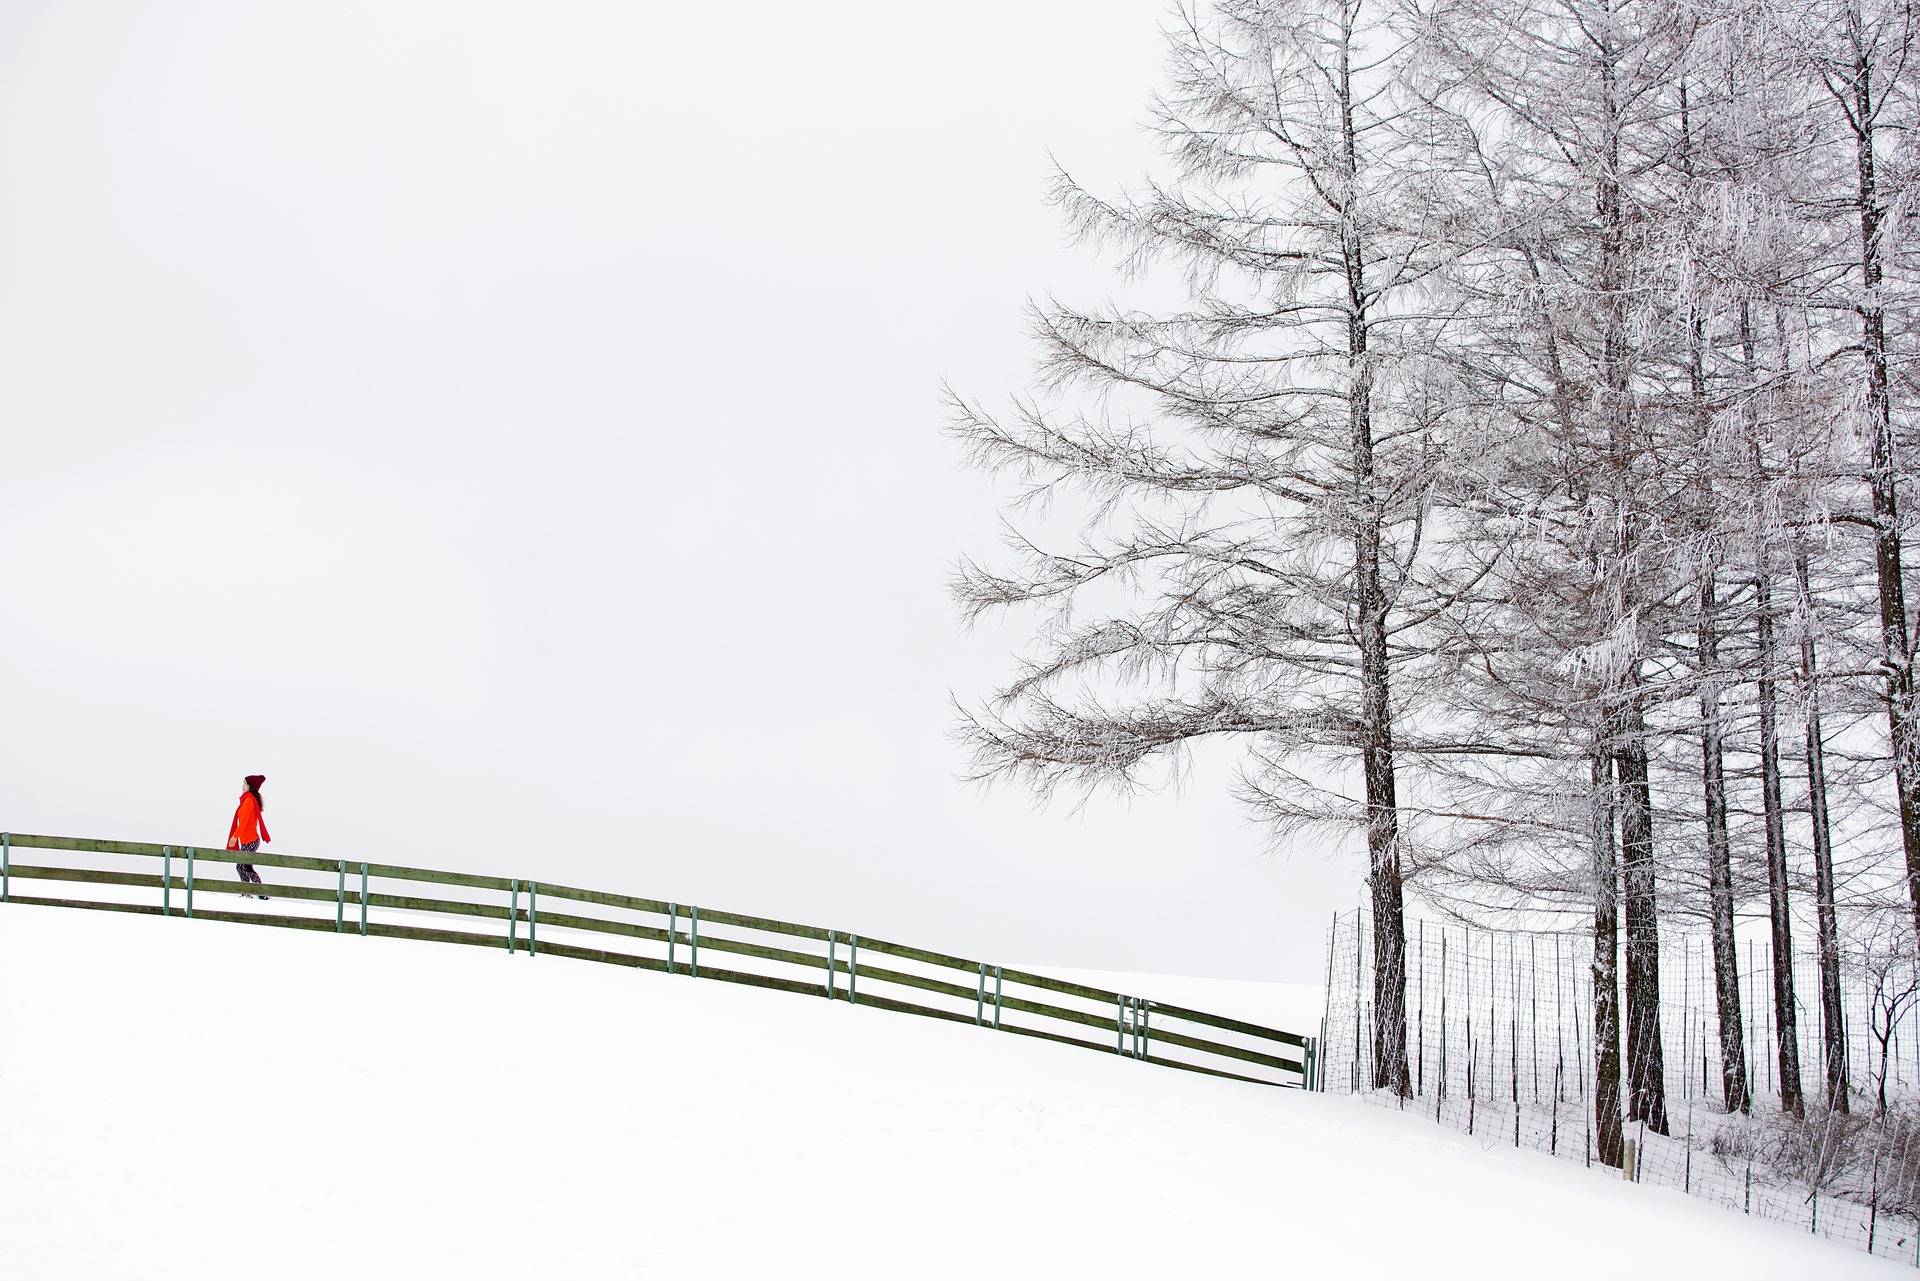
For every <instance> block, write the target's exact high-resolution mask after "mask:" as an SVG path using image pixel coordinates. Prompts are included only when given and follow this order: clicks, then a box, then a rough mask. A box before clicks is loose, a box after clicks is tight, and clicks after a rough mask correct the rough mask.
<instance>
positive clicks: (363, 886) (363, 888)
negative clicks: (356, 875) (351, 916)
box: [360, 863, 367, 938]
mask: <svg viewBox="0 0 1920 1281" xmlns="http://www.w3.org/2000/svg"><path fill="white" fill-rule="evenodd" d="M366 936H367V865H366V864H365V863H362V864H361V865H360V937H361V938H365V937H366Z"/></svg>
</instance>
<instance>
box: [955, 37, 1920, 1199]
mask: <svg viewBox="0 0 1920 1281" xmlns="http://www.w3.org/2000/svg"><path fill="white" fill-rule="evenodd" d="M1916 36H1920V0H1728V2H1726V3H1720V2H1719V0H1703V2H1702V3H1698V4H1691V5H1689V4H1676V3H1673V2H1672V0H1658V2H1650V0H1552V2H1551V3H1545V2H1541V0H1217V3H1215V4H1213V5H1212V6H1210V7H1208V8H1205V9H1199V8H1182V9H1181V10H1179V11H1178V13H1177V16H1176V20H1175V21H1174V22H1173V23H1172V24H1170V26H1169V29H1168V39H1169V45H1170V52H1171V57H1170V62H1169V82H1168V85H1167V87H1166V89H1165V91H1164V93H1163V94H1162V96H1161V97H1160V98H1159V99H1157V100H1156V102H1155V103H1154V106H1153V112H1152V126H1153V128H1154V130H1155V132H1156V134H1157V135H1158V138H1159V139H1160V141H1162V142H1163V143H1164V144H1165V148H1166V153H1167V156H1168V158H1169V161H1170V169H1169V172H1168V174H1167V175H1166V177H1165V178H1164V179H1161V180H1157V181H1153V182H1150V183H1148V184H1147V185H1145V186H1144V187H1142V188H1140V189H1138V190H1136V191H1133V192H1130V193H1127V194H1124V195H1121V196H1117V197H1105V196H1102V195H1099V194H1096V193H1095V192H1094V191H1092V190H1089V189H1087V188H1085V187H1083V186H1081V185H1080V184H1079V183H1078V182H1076V181H1075V180H1074V179H1073V178H1071V177H1070V176H1068V175H1067V174H1065V173H1061V174H1059V175H1058V176H1057V179H1056V182H1055V185H1054V189H1053V199H1054V200H1055V202H1056V203H1057V204H1058V205H1059V206H1060V208H1061V209H1062V210H1063V211H1064V213H1065V215H1066V217H1067V218H1068V220H1069V221H1070V223H1071V225H1072V227H1073V228H1074V229H1075V231H1076V232H1077V233H1078V234H1079V235H1080V236H1082V237H1083V238H1084V239H1086V240H1088V241H1092V242H1099V243H1103V244H1111V245H1117V246H1119V247H1120V248H1121V249H1123V250H1124V252H1125V256H1126V257H1125V260H1126V263H1127V265H1128V266H1129V267H1130V268H1133V269H1135V270H1137V271H1138V272H1140V273H1142V274H1143V275H1145V276H1147V277H1149V278H1151V277H1153V276H1154V275H1155V273H1157V272H1161V271H1173V272H1177V273H1178V275H1177V279H1178V280H1179V282H1180V286H1181V295H1182V297H1183V298H1184V300H1185V301H1184V302H1183V303H1182V304H1181V305H1180V306H1178V307H1174V308H1166V309H1160V310H1153V311H1147V310H1141V309H1135V308H1129V307H1125V306H1120V305H1108V306H1105V307H1101V308H1097V309H1085V308H1078V307H1074V306H1069V305H1066V304H1061V303H1051V302H1050V303H1047V304H1045V305H1040V306H1037V307H1036V308H1035V309H1034V310H1033V313H1032V324H1033V329H1034V333H1035V336H1036V339H1037V341H1038V344H1039V346H1040V350H1041V352H1042V361H1041V376H1040V378H1039V380H1038V382H1037V383H1036V385H1035V387H1034V388H1033V389H1032V391H1031V392H1030V394H1028V395H1027V396H1024V397H1022V398H1019V399H1017V400H1016V401H1015V402H1014V403H1013V404H1012V405H1011V406H1010V407H1008V408H1006V409H1005V410H1004V411H1003V410H999V409H996V408H991V407H989V406H987V405H985V404H982V403H980V402H977V401H974V400H970V399H966V398H964V397H960V396H955V397H954V399H953V405H952V415H951V420H950V429H951V431H952V432H953V433H954V435H955V436H956V437H957V438H958V439H959V440H960V441H961V442H962V444H963V445H964V447H965V449H966V450H967V452H968V455H969V457H970V459H971V460H972V461H974V462H975V463H977V464H978V465H980V466H983V467H986V468H990V469H996V470H998V469H1011V470H1013V471H1014V472H1016V473H1017V474H1018V475H1019V476H1020V477H1021V480H1022V482H1023V487H1022V489H1021V491H1020V494H1019V499H1018V503H1019V504H1023V505H1029V510H1026V511H1023V512H1022V513H1020V517H1019V519H1017V520H1016V521H1015V522H1013V523H1011V524H1010V531H1011V532H1010V537H1009V544H1010V547H1011V549H1012V550H1011V554H1010V555H1009V556H1007V557H1005V558H1003V559H1002V560H999V561H996V562H994V563H992V564H981V563H976V562H967V563H965V564H963V566H962V568H961V570H960V572H959V573H958V575H957V576H956V579H955V583H954V591H955V595H956V597H957V598H958V600H959V602H960V604H961V606H962V609H963V610H964V612H966V613H967V614H968V615H969V616H971V617H978V616H980V615H984V614H987V613H991V612H995V611H1000V610H1005V609H1020V610H1025V611H1029V612H1030V613H1031V614H1032V616H1033V618H1034V621H1035V627H1034V636H1035V644H1034V646H1033V648H1032V649H1031V650H1029V651H1028V652H1027V653H1026V654H1025V655H1024V656H1023V657H1022V658H1021V659H1020V661H1019V665H1018V667H1017V670H1016V671H1015V672H1014V674H1013V676H1012V677H1011V679H1009V680H1008V681H1007V682H1006V683H1005V684H1004V686H1003V687H1002V688H1000V689H999V690H997V691H996V692H995V695H994V697H993V698H992V699H991V700H990V701H989V702H988V703H987V704H986V705H985V706H984V707H982V708H979V709H978V710H975V711H973V712H971V713H969V714H968V715H967V717H966V719H965V722H964V724H963V732H964V734H965V736H966V738H967V740H968V742H969V744H970V746H971V748H972V750H973V753H974V764H975V767H976V770H977V774H978V776H979V777H981V778H985V779H1002V778H1012V779H1019V780H1022V781H1024V782H1027V783H1030V784H1032V785H1034V786H1037V787H1039V788H1041V789H1043V790H1045V789H1049V788H1053V787H1057V786H1060V785H1062V784H1068V785H1078V786H1100V785H1103V784H1119V785H1139V784H1142V783H1150V782H1152V781H1153V780H1154V779H1156V778H1158V777H1161V776H1160V775H1158V774H1157V773H1156V772H1155V771H1156V769H1157V768H1158V766H1160V765H1161V764H1163V763H1164V762H1166V761H1168V760H1169V759H1170V758H1177V757H1179V756H1180V755H1181V754H1182V753H1184V752H1186V751H1188V750H1189V749H1191V748H1192V747H1194V746H1195V745H1196V744H1199V743H1201V742H1204V741H1208V740H1219V741H1222V742H1227V743H1231V744H1233V745H1234V746H1233V748H1232V749H1231V750H1233V751H1235V752H1236V754H1237V757H1238V760H1239V762H1240V769H1239V774H1238V777H1239V788H1238V790H1239V794H1240V797H1241V799H1243V800H1244V802H1245V803H1246V804H1247V805H1248V806H1249V807H1251V808H1252V809H1253V810H1254V811H1255V812H1256V813H1258V814H1259V815H1260V816H1261V817H1262V818H1263V819H1264V820H1266V821H1267V822H1268V823H1269V824H1270V825H1271V827H1272V830H1273V831H1274V832H1275V833H1276V834H1277V835H1279V836H1283V837H1285V836H1295V835H1298V834H1300V833H1302V832H1305V831H1310V830H1312V831H1324V830H1327V829H1335V830H1340V831H1343V832H1352V833H1356V834H1358V835H1359V836H1361V837H1362V838H1363V839H1364V842H1365V849H1366V858H1367V869H1368V872H1367V883H1368V886H1369V893H1370V897H1371V903H1372V909H1373V914H1374V921H1375V928H1374V938H1375V940H1376V942H1375V955H1374V957H1373V1012H1374V1014H1373V1016H1374V1020H1375V1028H1374V1036H1373V1038H1372V1039H1373V1043H1374V1045H1375V1047H1376V1048H1375V1058H1374V1062H1373V1064H1372V1072H1373V1082H1374V1085H1375V1086H1376V1087H1377V1088H1381V1089H1392V1090H1399V1091H1402V1092H1405V1091H1406V1090H1407V1089H1408V1065H1407V1054H1406V1035H1405V1024H1406V1012H1405V985H1406V963H1405V952H1406V944H1405V937H1406V936H1405V929H1404V924H1403V922H1404V917H1405V896H1406V894H1407V893H1408V891H1409V889H1411V890H1412V891H1414V892H1416V893H1418V894H1420V895H1421V896H1422V897H1423V898H1424V899H1425V901H1427V902H1428V903H1430V904H1432V905H1434V906H1435V907H1437V908H1438V909H1440V910H1443V911H1446V912H1450V913H1453V914H1456V915H1460V916H1465V917H1470V918H1478V919H1481V920H1485V919H1486V918H1487V917H1489V916H1493V915H1500V916H1503V917H1510V916H1511V914H1514V913H1542V912H1552V913H1562V914H1578V915H1579V916H1580V917H1581V918H1582V919H1584V920H1585V921H1586V922H1587V923H1588V924H1589V925H1590V927H1591V929H1592V931H1593V937H1594V942H1595V949H1594V955H1595V957H1596V958H1597V959H1596V962H1595V971H1596V972H1595V975H1594V985H1593V990H1594V994H1595V995H1594V1007H1595V1008H1594V1010H1593V1011H1592V1016H1593V1023H1592V1026H1593V1029H1594V1035H1595V1037H1596V1054H1595V1071H1596V1080H1595V1083H1594V1085H1595V1099H1596V1103H1597V1110H1598V1116H1597V1121H1598V1130H1599V1136H1600V1137H1599V1144H1598V1147H1599V1152H1600V1155H1601V1156H1602V1158H1603V1159H1604V1160H1607V1161H1609V1162H1610V1163H1615V1164H1617V1163H1618V1161H1619V1133H1620V1123H1621V1120H1622V1118H1623V1117H1624V1118H1627V1119H1634V1120H1641V1121H1644V1122H1645V1123H1646V1124H1647V1125H1648V1126H1649V1127H1650V1128H1653V1129H1656V1130H1660V1131H1664V1130H1665V1128H1666V1105H1665V1099H1664V1095H1663V1084H1662V1082H1663V1077H1664V1074H1663V1072H1662V1064H1661V1062H1660V1054H1661V1039H1662V1038H1661V1035H1660V1027H1659V1018H1660V1009H1659V1001H1658V996H1659V964H1660V946H1659V938H1660V929H1661V925H1662V923H1663V922H1667V923H1674V922H1680V923H1683V924H1685V925H1687V926H1689V927H1691V926H1692V925H1694V924H1696V923H1700V924H1704V927H1705V928H1706V930H1707V931H1708V932H1709V934H1710V936H1711V939H1712V953H1713V957H1714V966H1715V981H1716V985H1717V990H1718V991H1719V993H1720V994H1721V1000H1720V1001H1719V1010H1720V1014H1719V1039H1720V1045H1721V1048H1722V1052H1723V1053H1722V1058H1723V1061H1724V1063H1725V1064H1726V1071H1725V1080H1724V1082H1723V1090H1724V1098H1725V1104H1726V1106H1727V1107H1728V1108H1729V1109H1730V1110H1733V1109H1737V1110H1745V1109H1748V1108H1750V1107H1752V1106H1753V1103H1754V1100H1753V1099H1752V1098H1751V1086H1750V1082H1751V1079H1752V1073H1751V1070H1750V1068H1751V1065H1749V1064H1747V1063H1746V1061H1745V1044H1746V1042H1745V1036H1744V1032H1743V1029H1742V1026H1741V1009H1740V1001H1739V999H1738V988H1737V982H1738V963H1739V958H1738V953H1737V949H1736V948H1735V946H1734V931H1735V922H1736V917H1737V916H1739V915H1741V914H1743V913H1747V912H1753V913H1755V914H1759V915H1764V917H1765V919H1766V921H1767V922H1768V926H1769V928H1770V930H1771V933H1772V938H1773V941H1774V947H1773V949H1772V955H1773V956H1774V957H1775V958H1776V961H1777V963H1776V967H1775V973H1774V976H1773V979H1774V994H1773V995H1774V1001H1775V1006H1776V1018H1777V1020H1778V1024H1779V1027H1780V1029H1781V1036H1780V1038H1779V1055H1780V1061H1779V1064H1778V1069H1779V1070H1778V1073H1777V1080H1778V1081H1779V1082H1780V1099H1779V1102H1780V1105H1781V1106H1782V1107H1783V1108H1785V1109H1786V1110H1788V1111H1789V1112H1795V1113H1797V1112H1799V1111H1800V1110H1801V1109H1802V1108H1803V1106H1804V1099H1803V1095H1802V1090H1803V1085H1802V1076H1803V1072H1802V1065H1801V1064H1800V1063H1799V1062H1798V1038H1797V1036H1795V1035H1793V1029H1794V1028H1795V1025H1796V1010H1797V1007H1798V1003H1799V998H1798V995H1797V994H1796V993H1795V992H1794V991H1793V973H1792V969H1791V966H1790V961H1791V957H1792V955H1793V946H1792V942H1793V936H1794V933H1795V930H1796V928H1797V927H1799V928H1801V929H1802V932H1804V926H1805V923H1806V922H1807V921H1808V920H1810V921H1811V923H1812V929H1813V932H1814V935H1815V939H1816V947H1817V950H1818V954H1819V957H1820V960H1821V965H1820V975H1821V979H1820V987H1821V991H1820V993H1819V1001H1820V1002H1821V1008H1822V1011H1823V1021H1822V1022H1823V1026H1824V1027H1825V1028H1826V1029H1827V1033H1828V1036H1827V1042H1826V1044H1825V1045H1823V1049H1822V1055H1821V1058H1822V1062H1821V1063H1820V1065H1819V1067H1818V1073H1819V1080H1820V1083H1821V1086H1822V1088H1823V1090H1824V1094H1825V1096H1826V1098H1827V1100H1828V1101H1829V1102H1830V1104H1832V1105H1833V1106H1837V1107H1844V1106H1846V1105H1847V1098H1848V1093H1849V1082H1848V1081H1847V1079H1846V1058H1845V1055H1844V1053H1843V1052H1842V1051H1841V1049H1840V1047H1839V1046H1838V1045H1837V1044H1836V1043H1835V1042H1836V1038H1838V1037H1839V1036H1841V1035H1842V1034H1843V1033H1842V1032H1841V1029H1842V1027H1843V1023H1844V1020H1843V1019H1842V1016H1841V1010H1840V986H1839V982H1840V981H1839V966H1840V955H1841V952H1842V950H1843V946H1844V942H1843V933H1844V932H1845V931H1847V930H1849V929H1852V928H1855V927H1856V924H1855V923H1864V922H1866V921H1867V920H1869V919H1870V918H1871V917H1873V916H1874V915H1875V914H1876V913H1881V914H1884V913H1886V912H1889V911H1899V912H1901V913H1903V914H1904V915H1906V916H1907V917H1908V918H1910V922H1911V926H1912V928H1913V929H1914V930H1916V931H1920V703H1917V701H1916V688H1915V674H1914V672H1913V666H1912V662H1913V645H1914V641H1913V636H1914V627H1913V620H1912V618H1911V615H1910V612H1909V610H1908V607H1907V603H1906V599H1905V585H1904V565H1903V560H1902V547H1901V540H1902V536H1903V533H1904V531H1905V528H1906V526H1905V523H1904V522H1905V517H1904V516H1903V513H1902V510H1901V507H1902V503H1903V501H1905V500H1906V499H1907V492H1906V489H1907V486H1908V484H1909V482H1910V480H1911V471H1910V459H1911V458H1912V456H1913V445H1914V442H1913V440H1912V439H1911V428H1910V426H1909V421H1910V417H1911V415H1910V414H1909V412H1908V411H1909V408H1910V405H1911V402H1912V396H1913V388H1912V386H1911V384H1910V369H1911V361H1910V358H1911V354H1912V352H1913V350H1914V333H1913V328H1912V323H1911V322H1912V319H1913V314H1914V307H1915V304H1916V301H1920V290H1917V289H1916V285H1917V284H1920V273H1917V272H1916V267H1917V266H1920V264H1917V263H1916V262H1915V260H1914V254H1913V252H1912V251H1911V250H1910V249H1909V247H1908V244H1907V239H1906V236H1905V232H1906V230H1907V228H1908V227H1909V226H1910V225H1911V224H1912V222H1913V219H1914V217H1915V212H1914V210H1913V208H1912V199H1913V195H1914V191H1915V175H1914V174H1913V172H1912V160H1913V155H1914V149H1913V146H1912V144H1911V143H1910V142H1909V137H1910V135H1911V133H1912V130H1913V129H1914V128H1915V127H1916V126H1920V92H1916V91H1917V90H1920V61H1916V60H1915V59H1914V57H1913V56H1912V55H1913V54H1914V53H1915V51H1916V50H1915V41H1916ZM1054 500H1058V502H1059V504H1060V505H1058V506H1056V507H1053V508H1051V509H1050V510H1048V511H1044V512H1043V511H1035V510H1031V505H1032V504H1036V503H1046V502H1052V501H1054ZM1809 896H1810V897H1811V899H1812V907H1813V910H1812V911H1811V913H1808V912H1806V911H1805V909H1804V900H1805V899H1806V898H1807V897H1809ZM1797 903H1798V904H1801V906H1800V907H1796V904H1797ZM1859 927H1860V928H1864V925H1860V926H1859ZM1616 956H1617V957H1619V958H1621V959H1622V961H1623V964H1622V965H1621V966H1620V970H1621V972H1618V973H1616V970H1615V958H1616ZM1623 1022H1624V1027H1622V1023H1623ZM1623 1045H1624V1047H1625V1049H1624V1057H1625V1061H1624V1062H1623V1061H1622V1048H1621V1047H1622V1046H1623Z"/></svg>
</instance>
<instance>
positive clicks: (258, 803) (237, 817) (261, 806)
mask: <svg viewBox="0 0 1920 1281" xmlns="http://www.w3.org/2000/svg"><path fill="white" fill-rule="evenodd" d="M266 781H267V776H266V775H265V774H249V775H247V790H246V791H244V792H242V793H240V807H239V808H238V809H236V810H234V812H233V826H232V827H231V828H229V829H227V848H228V849H230V850H244V851H245V852H247V853H249V854H251V853H253V852H254V851H255V850H257V849H259V848H260V845H261V842H263V841H270V840H272V839H273V837H272V836H270V835H268V834H267V820H266V816H265V814H264V813H263V811H264V810H265V809H266V808H267V803H266V802H265V801H263V800H261V799H260V784H262V783H264V782H266ZM237 866H238V870H239V872H240V879H241V880H243V881H246V882H247V883H248V884H250V885H258V884H260V873H258V872H256V871H254V870H253V864H251V863H241V864H238V865H237ZM249 897H252V898H258V899H265V898H266V897H267V896H266V895H264V894H255V895H251V896H249Z"/></svg>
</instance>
